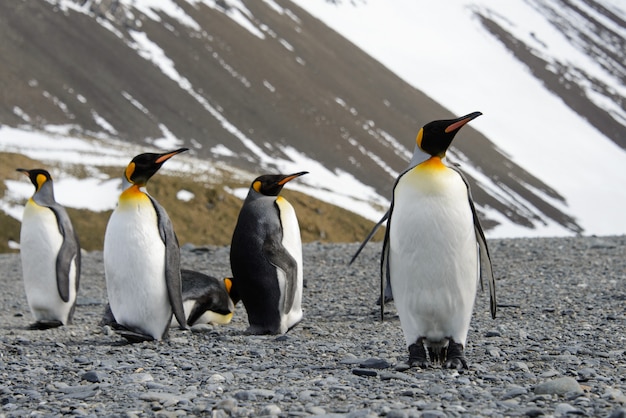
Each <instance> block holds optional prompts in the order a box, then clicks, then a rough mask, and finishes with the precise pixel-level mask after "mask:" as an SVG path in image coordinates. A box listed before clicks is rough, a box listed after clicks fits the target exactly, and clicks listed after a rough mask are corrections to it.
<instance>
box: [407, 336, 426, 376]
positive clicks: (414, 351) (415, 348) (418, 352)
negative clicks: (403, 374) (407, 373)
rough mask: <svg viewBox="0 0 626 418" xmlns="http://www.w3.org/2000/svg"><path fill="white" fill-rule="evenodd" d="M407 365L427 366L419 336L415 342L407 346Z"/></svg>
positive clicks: (424, 351) (423, 367) (424, 350)
mask: <svg viewBox="0 0 626 418" xmlns="http://www.w3.org/2000/svg"><path fill="white" fill-rule="evenodd" d="M409 366H410V367H415V366H417V367H420V368H422V369H426V368H428V366H429V363H428V358H427V357H426V348H424V343H423V341H422V339H421V338H418V339H417V342H415V343H414V344H411V345H410V346H409Z"/></svg>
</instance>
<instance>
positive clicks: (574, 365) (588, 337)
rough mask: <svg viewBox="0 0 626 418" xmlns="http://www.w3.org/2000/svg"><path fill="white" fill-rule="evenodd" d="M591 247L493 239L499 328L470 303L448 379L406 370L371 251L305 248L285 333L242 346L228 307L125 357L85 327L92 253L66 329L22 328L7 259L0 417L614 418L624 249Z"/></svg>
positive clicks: (89, 315)
mask: <svg viewBox="0 0 626 418" xmlns="http://www.w3.org/2000/svg"><path fill="white" fill-rule="evenodd" d="M589 240H590V238H558V239H552V238H538V239H515V240H490V251H491V253H492V257H493V263H494V271H495V274H496V277H497V280H498V283H497V286H498V298H499V299H498V301H499V308H498V315H497V318H496V319H495V320H493V319H491V317H490V315H489V302H488V300H489V298H488V294H487V293H486V292H480V291H479V292H478V295H477V298H476V306H475V309H474V314H473V317H472V324H471V329H470V333H469V335H468V340H467V344H466V350H465V355H466V358H467V361H468V365H469V369H467V370H460V371H456V370H446V369H443V368H441V366H439V365H431V367H429V368H426V369H421V368H417V367H414V368H409V367H408V365H406V363H404V362H405V361H406V360H407V358H408V357H407V356H408V352H407V349H406V343H405V341H404V337H403V335H402V330H401V328H400V324H399V320H398V316H397V312H396V310H395V306H394V304H393V303H389V304H387V305H386V306H385V311H386V313H385V320H384V322H381V321H380V319H379V315H378V306H376V305H375V304H374V302H375V300H376V298H377V294H378V284H377V283H378V281H377V271H378V267H379V266H378V263H379V255H380V254H379V251H380V244H379V243H371V244H368V246H366V247H365V249H364V252H363V253H362V254H361V256H360V257H359V258H358V259H357V261H355V263H354V264H353V265H352V266H348V265H347V262H348V260H349V258H350V257H351V255H352V254H353V252H354V251H355V250H356V248H357V244H344V245H339V244H323V243H312V244H305V245H304V248H303V254H304V260H305V266H304V275H305V279H306V280H307V287H306V288H305V289H304V297H303V309H304V319H303V321H302V322H301V323H300V324H299V325H298V326H296V327H295V328H294V329H293V330H291V331H290V332H289V333H288V334H286V335H283V336H250V335H246V334H245V333H244V330H245V329H246V327H247V321H246V313H245V309H244V307H243V306H242V304H241V303H240V304H238V305H237V307H236V311H235V315H234V316H233V319H232V322H231V323H230V324H228V325H225V326H206V327H199V328H198V329H195V330H192V332H189V331H187V332H183V331H181V330H178V329H177V328H172V329H171V330H170V339H169V340H165V341H159V342H145V343H137V344H128V343H127V342H126V341H125V340H123V339H122V338H121V337H120V336H119V335H118V334H116V333H115V332H113V331H112V330H110V329H108V328H107V327H106V326H104V327H100V326H98V324H97V323H98V321H99V319H100V316H101V313H102V312H103V311H104V306H103V303H104V301H106V287H105V286H104V277H103V274H102V254H101V253H99V252H85V253H84V255H83V269H82V270H83V276H82V278H81V289H80V293H79V295H80V298H81V300H83V301H89V303H83V302H81V303H80V304H79V305H78V306H77V307H76V315H75V318H74V321H73V324H71V325H69V326H66V327H62V328H57V329H51V330H46V331H30V330H28V329H26V326H27V324H28V323H30V322H31V321H32V319H31V317H30V311H29V308H28V304H27V303H26V299H25V295H24V292H23V284H22V283H21V281H20V277H19V274H20V273H19V272H20V271H21V267H20V261H19V255H17V254H0V286H2V289H3V292H0V321H2V324H3V326H2V327H0V376H2V378H1V379H0V417H4V416H6V417H14V416H29V415H30V416H54V415H72V414H73V415H79V416H85V417H96V416H127V417H141V416H157V417H184V416H211V417H215V418H222V417H223V418H226V417H233V416H235V417H256V416H268V417H272V416H281V417H283V416H291V417H300V416H303V417H304V416H319V417H329V418H330V417H336V418H339V417H341V418H348V417H349V418H369V417H379V416H387V417H394V416H396V417H409V418H412V417H419V416H423V417H444V416H503V415H506V416H528V417H534V416H555V417H557V416H563V417H564V416H578V415H582V416H600V417H611V418H626V417H625V416H624V415H625V412H624V405H626V397H625V396H624V393H626V382H625V381H624V380H623V376H624V375H625V374H626V370H625V369H624V364H625V363H626V354H625V353H624V349H623V348H620V347H619V346H616V345H615V342H614V341H615V336H616V335H622V333H623V325H624V322H623V321H624V319H625V318H624V308H623V303H624V300H626V290H624V289H623V286H622V284H623V283H624V280H626V274H625V273H623V272H624V271H626V237H603V238H602V242H603V243H607V245H601V246H595V247H594V246H593V245H589ZM194 248H196V249H197V248H203V250H202V251H196V250H195V249H194ZM204 249H206V250H204ZM181 256H182V265H183V267H185V268H192V269H195V270H198V271H202V272H205V273H207V274H211V275H213V276H216V277H228V276H229V275H230V267H229V264H228V247H195V246H194V247H189V248H188V249H184V250H182V252H181ZM587 283H589V284H590V283H593V292H592V291H591V286H590V285H589V286H588V287H585V286H581V284H587ZM345 289H350V291H344V290H345ZM598 304H601V306H602V313H601V314H600V313H599V312H598V310H597V308H596V307H597V306H598ZM610 318H613V319H610ZM608 348H610V350H609V349H608Z"/></svg>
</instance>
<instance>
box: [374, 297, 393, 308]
mask: <svg viewBox="0 0 626 418" xmlns="http://www.w3.org/2000/svg"><path fill="white" fill-rule="evenodd" d="M380 299H381V298H380V296H379V297H378V299H376V305H378V306H380ZM389 302H393V295H391V296H387V295H385V305H386V304H388V303H389Z"/></svg>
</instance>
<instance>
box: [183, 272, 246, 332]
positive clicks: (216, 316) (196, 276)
mask: <svg viewBox="0 0 626 418" xmlns="http://www.w3.org/2000/svg"><path fill="white" fill-rule="evenodd" d="M181 277H182V283H183V287H182V289H183V307H184V309H185V318H186V319H187V325H188V326H190V327H191V326H194V325H198V324H214V325H226V324H228V323H230V321H231V319H232V318H233V312H234V311H235V304H234V303H233V300H232V299H231V297H230V294H229V293H230V289H231V287H232V279H231V278H228V277H227V278H225V279H223V280H219V279H217V278H215V277H213V276H209V275H207V274H204V273H200V272H199V271H194V270H188V269H182V270H181ZM176 324H178V322H177V321H175V318H172V324H171V325H176Z"/></svg>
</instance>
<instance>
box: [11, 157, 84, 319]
mask: <svg viewBox="0 0 626 418" xmlns="http://www.w3.org/2000/svg"><path fill="white" fill-rule="evenodd" d="M17 171H19V172H21V173H24V174H25V175H27V176H28V178H29V179H30V181H31V182H32V183H33V185H34V186H35V193H34V194H33V196H32V197H31V198H30V199H29V200H28V202H27V203H26V206H25V207H24V216H23V218H22V226H21V230H20V256H21V259H22V275H23V278H24V288H25V290H26V299H27V300H28V306H29V307H30V311H31V313H32V315H33V317H34V318H35V323H34V324H32V325H31V328H33V329H46V328H52V327H58V326H60V325H67V324H69V323H70V322H71V321H72V317H73V315H74V308H75V305H76V295H77V294H78V286H79V282H80V244H79V242H78V237H77V235H76V233H75V232H74V228H73V226H72V222H71V221H70V217H69V216H68V214H67V212H66V210H65V208H64V207H63V206H61V205H60V204H58V203H57V202H56V200H55V199H54V188H53V185H52V177H50V173H48V172H47V171H46V170H42V169H34V170H26V169H23V168H18V169H17Z"/></svg>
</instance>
